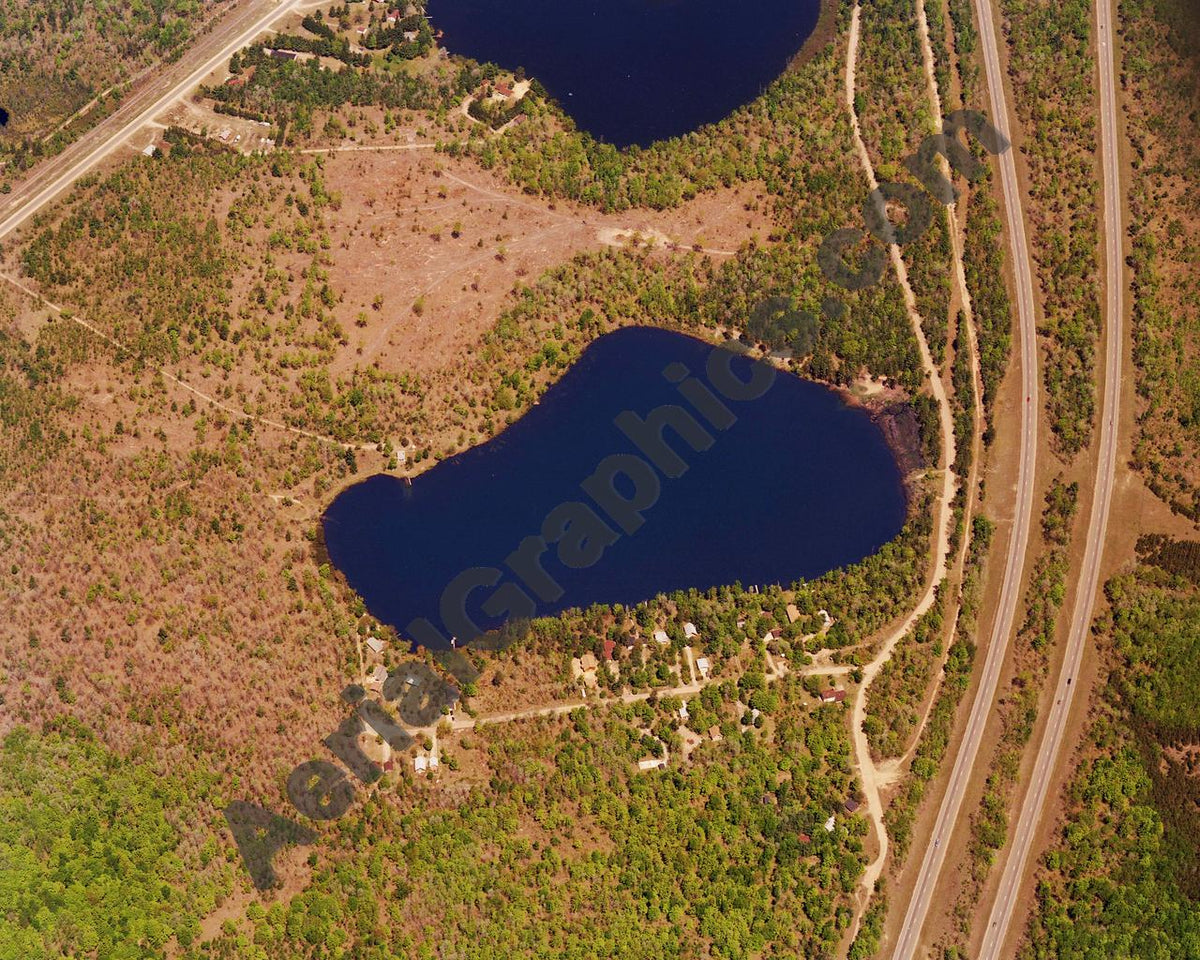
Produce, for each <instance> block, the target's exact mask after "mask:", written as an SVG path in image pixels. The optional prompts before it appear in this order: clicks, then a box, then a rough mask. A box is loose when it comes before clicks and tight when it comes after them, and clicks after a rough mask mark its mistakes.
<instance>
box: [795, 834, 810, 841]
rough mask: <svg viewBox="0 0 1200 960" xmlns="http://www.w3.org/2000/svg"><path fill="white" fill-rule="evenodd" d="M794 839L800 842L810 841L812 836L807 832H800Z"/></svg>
mask: <svg viewBox="0 0 1200 960" xmlns="http://www.w3.org/2000/svg"><path fill="white" fill-rule="evenodd" d="M796 839H797V840H799V841H800V842H801V843H812V837H810V836H809V835H808V834H807V833H802V834H800V836H798V837H797V838H796Z"/></svg>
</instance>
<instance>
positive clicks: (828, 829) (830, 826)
mask: <svg viewBox="0 0 1200 960" xmlns="http://www.w3.org/2000/svg"><path fill="white" fill-rule="evenodd" d="M835 823H837V820H836V819H835V818H834V816H833V814H830V815H829V819H828V820H826V821H825V832H826V833H833V825H834V824H835Z"/></svg>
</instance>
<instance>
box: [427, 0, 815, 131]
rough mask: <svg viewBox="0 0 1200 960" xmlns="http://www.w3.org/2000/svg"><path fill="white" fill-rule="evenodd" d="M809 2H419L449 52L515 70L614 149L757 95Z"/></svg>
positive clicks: (785, 56) (799, 33)
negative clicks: (426, 5)
mask: <svg viewBox="0 0 1200 960" xmlns="http://www.w3.org/2000/svg"><path fill="white" fill-rule="evenodd" d="M819 12H820V5H819V0H744V2H741V3H735V4H731V3H728V2H717V0H430V3H429V13H430V16H431V18H432V20H433V25H434V26H435V27H436V28H440V29H442V30H444V31H445V37H444V39H443V41H442V42H443V43H444V44H445V45H446V46H447V48H448V49H449V50H450V51H451V52H452V53H460V54H465V55H467V56H469V57H472V58H474V59H476V60H480V61H491V62H493V63H497V64H499V65H500V66H502V67H505V68H507V69H510V70H515V69H516V68H517V67H524V68H525V70H526V72H527V73H528V74H529V75H530V76H531V77H536V78H537V79H538V80H540V81H541V82H542V84H543V86H545V87H546V89H547V91H548V92H549V93H550V95H551V96H553V97H554V98H555V99H556V100H558V102H559V103H560V104H561V105H562V107H563V109H565V110H566V111H567V112H568V113H569V114H570V115H571V116H572V117H574V119H575V122H576V123H577V124H578V125H579V127H580V128H581V129H583V130H586V131H588V132H589V133H591V134H592V135H593V136H595V137H596V138H597V139H600V140H607V141H608V142H609V143H613V144H615V145H617V146H619V147H624V146H628V145H629V144H633V143H637V144H641V145H643V146H644V145H646V144H649V143H651V142H653V141H655V140H662V139H665V138H667V137H674V136H679V135H680V134H684V133H687V132H689V131H691V130H695V129H696V128H697V127H700V126H702V125H703V124H706V123H712V122H714V121H716V120H720V119H721V118H722V117H724V116H725V115H726V114H728V113H730V112H732V111H733V110H735V109H736V108H737V107H739V106H741V105H742V104H745V103H748V102H750V101H751V100H753V99H754V98H755V97H757V96H758V95H759V93H761V92H762V90H763V89H764V88H765V87H766V86H767V85H768V84H770V83H771V81H773V80H774V79H775V78H776V77H777V76H779V74H780V73H782V72H783V69H784V67H785V66H786V65H787V63H788V61H789V60H790V59H791V58H792V57H793V56H794V55H795V54H796V53H797V52H798V51H799V50H800V47H801V46H802V45H803V44H804V41H805V40H806V39H807V38H808V35H809V34H810V33H812V31H813V28H814V27H815V26H816V24H817V15H818V13H819Z"/></svg>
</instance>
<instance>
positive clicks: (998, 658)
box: [892, 0, 1039, 960]
mask: <svg viewBox="0 0 1200 960" xmlns="http://www.w3.org/2000/svg"><path fill="white" fill-rule="evenodd" d="M975 11H976V17H977V19H978V21H979V39H980V47H981V48H982V52H983V59H984V67H985V71H986V75H987V85H988V95H989V97H990V99H991V103H992V112H991V120H992V123H994V124H995V125H996V127H997V128H998V129H999V130H1000V131H1001V132H1003V133H1005V134H1007V131H1008V130H1009V129H1011V127H1010V124H1009V113H1008V103H1007V98H1006V95H1005V91H1004V83H1003V75H1002V73H1001V70H1000V56H999V50H998V47H997V42H996V35H995V27H994V25H993V21H992V8H991V3H990V0H975ZM1010 139H1011V138H1010ZM1013 152H1014V151H1013V150H1011V149H1010V150H1007V151H1005V152H1004V153H1003V154H1001V155H1000V157H999V166H1000V185H1001V188H1002V190H1003V195H1004V212H1005V216H1006V218H1007V221H1008V238H1009V244H1010V261H1011V263H1012V267H1013V274H1014V279H1015V282H1016V301H1017V325H1018V331H1017V332H1018V338H1019V341H1020V348H1021V394H1022V397H1021V399H1022V400H1024V401H1025V402H1024V403H1023V404H1022V409H1021V418H1020V419H1021V435H1020V461H1019V466H1018V469H1017V486H1016V491H1015V497H1014V509H1013V521H1012V531H1011V535H1010V538H1009V543H1008V556H1007V558H1006V559H1005V564H1004V579H1003V581H1002V583H1001V587H1000V600H999V604H998V606H997V608H996V611H995V617H994V620H993V623H992V633H991V638H990V640H989V642H988V648H987V656H986V659H985V662H984V665H983V672H982V674H981V677H980V683H979V689H978V691H977V692H976V694H975V700H974V702H973V703H972V705H971V714H970V717H969V719H968V721H967V728H966V731H965V733H964V734H963V740H962V743H961V745H960V746H959V750H958V754H957V756H956V757H955V760H954V768H953V770H952V771H951V774H950V781H949V783H948V784H947V786H946V793H945V795H944V796H943V797H942V804H941V807H940V808H939V809H938V814H937V820H936V822H935V824H934V828H933V842H932V843H931V844H930V845H929V846H928V847H927V848H926V850H925V856H924V858H923V859H922V860H921V869H920V872H919V873H918V874H917V879H916V883H915V885H914V887H913V891H912V898H911V899H910V900H909V904H908V910H907V912H906V913H905V915H904V923H903V925H902V926H901V928H900V932H899V934H898V935H897V937H896V946H895V948H894V950H893V951H892V957H893V958H894V960H909V958H910V957H912V956H913V955H914V953H915V952H916V949H917V946H918V945H919V943H920V938H921V931H922V929H923V928H924V926H925V918H926V916H927V915H928V913H929V905H930V901H931V900H932V898H933V894H934V891H935V889H936V887H937V882H938V877H939V875H940V873H941V869H942V864H943V862H944V860H945V857H946V849H947V847H948V846H949V843H950V837H951V834H952V833H953V832H954V828H955V825H956V824H957V823H958V815H959V811H960V810H961V808H962V803H963V796H964V795H965V793H966V789H967V785H968V784H969V782H970V780H971V773H972V771H973V769H974V767H975V758H976V756H977V755H978V753H979V744H980V741H981V739H982V737H983V731H984V727H985V726H986V724H987V718H988V713H989V712H990V710H991V706H992V701H993V700H994V698H995V694H996V686H997V684H998V683H999V680H1000V670H1001V668H1002V666H1003V665H1004V657H1005V653H1006V652H1007V650H1008V642H1009V637H1010V635H1011V633H1012V625H1013V618H1014V616H1015V613H1016V607H1017V601H1018V600H1019V599H1020V595H1021V575H1022V571H1023V569H1024V565H1025V551H1026V547H1027V546H1028V543H1029V524H1030V519H1031V517H1032V514H1033V481H1034V466H1035V461H1036V457H1037V428H1038V425H1037V411H1038V407H1039V401H1038V375H1037V340H1036V326H1035V314H1034V306H1033V275H1032V271H1031V268H1030V262H1029V247H1028V243H1027V241H1026V238H1025V221H1024V217H1023V214H1022V211H1021V193H1020V184H1019V183H1018V181H1017V168H1016V163H1015V162H1014V159H1013Z"/></svg>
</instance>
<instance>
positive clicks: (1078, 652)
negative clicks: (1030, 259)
mask: <svg viewBox="0 0 1200 960" xmlns="http://www.w3.org/2000/svg"><path fill="white" fill-rule="evenodd" d="M1095 6H1096V36H1097V55H1098V61H1099V62H1098V67H1099V72H1100V150H1101V168H1102V174H1103V189H1104V277H1105V288H1106V293H1107V297H1106V304H1105V309H1106V312H1107V315H1108V317H1107V319H1108V323H1107V328H1106V338H1105V339H1106V344H1105V369H1104V399H1103V406H1102V407H1101V408H1100V456H1099V459H1098V460H1097V463H1096V487H1095V491H1094V493H1093V499H1092V515H1091V518H1090V520H1089V523H1088V534H1087V544H1086V545H1085V548H1084V555H1083V569H1082V572H1081V573H1080V579H1079V590H1078V592H1077V593H1076V595H1075V610H1074V612H1073V614H1072V616H1071V631H1070V633H1069V634H1068V637H1067V652H1066V657H1065V659H1064V661H1063V669H1062V673H1061V674H1059V677H1058V686H1057V688H1056V689H1055V692H1054V703H1053V705H1052V706H1051V707H1050V716H1049V720H1048V721H1047V724H1046V730H1045V732H1044V733H1043V735H1042V742H1041V746H1040V747H1039V748H1038V754H1037V760H1036V761H1035V762H1034V768H1033V777H1032V779H1031V781H1030V785H1029V791H1028V792H1027V793H1026V795H1025V802H1024V804H1022V806H1021V813H1020V816H1019V819H1018V820H1017V825H1016V829H1015V830H1014V831H1013V833H1012V838H1013V842H1012V849H1011V850H1010V851H1009V854H1008V859H1007V860H1006V861H1005V864H1004V873H1003V874H1002V875H1001V878H1000V887H999V890H998V892H997V894H996V901H995V903H994V904H993V905H992V914H991V916H990V917H989V918H988V925H987V929H986V930H985V931H984V937H983V945H982V947H981V950H980V954H979V957H980V960H996V958H997V957H999V955H1000V951H1001V948H1002V947H1003V946H1004V942H1005V937H1006V935H1007V933H1008V928H1009V923H1010V921H1011V920H1012V915H1013V910H1014V908H1015V907H1016V904H1017V898H1018V896H1019V895H1020V892H1021V878H1022V875H1023V874H1024V872H1025V867H1026V864H1027V862H1028V859H1029V854H1030V851H1031V849H1032V846H1033V839H1034V836H1035V835H1036V833H1037V829H1038V827H1039V826H1040V824H1041V819H1042V808H1043V807H1044V805H1045V802H1046V792H1047V791H1048V790H1049V788H1050V778H1051V774H1052V773H1053V771H1054V764H1055V761H1056V760H1057V759H1058V753H1059V750H1060V749H1061V748H1062V741H1063V735H1064V732H1065V730H1066V724H1067V716H1068V713H1069V711H1070V709H1071V701H1072V700H1073V699H1074V696H1075V689H1076V687H1077V686H1078V684H1076V683H1072V680H1073V679H1074V678H1075V677H1077V676H1078V675H1079V661H1080V658H1081V657H1082V656H1083V648H1084V644H1085V643H1086V641H1087V637H1088V630H1089V627H1090V626H1091V623H1092V607H1093V604H1094V602H1095V598H1096V588H1097V587H1098V586H1099V582H1100V560H1101V558H1102V557H1103V555H1104V541H1105V540H1106V538H1107V534H1108V513H1109V506H1110V504H1111V502H1112V488H1113V474H1114V472H1115V470H1116V464H1117V420H1116V418H1117V413H1118V411H1119V410H1120V403H1121V348H1122V342H1123V337H1124V335H1123V333H1122V325H1123V321H1124V315H1123V311H1124V305H1123V303H1122V295H1123V292H1124V284H1125V280H1124V277H1123V274H1122V265H1121V257H1122V249H1121V245H1122V239H1123V237H1124V229H1123V227H1122V225H1121V197H1122V194H1121V181H1120V172H1119V168H1118V158H1119V152H1118V147H1117V143H1118V138H1119V136H1120V126H1119V118H1118V115H1117V110H1118V108H1117V97H1116V84H1115V83H1114V80H1113V59H1114V50H1113V46H1114V42H1115V40H1114V35H1113V29H1112V8H1111V3H1110V0H1096V4H1095Z"/></svg>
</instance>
